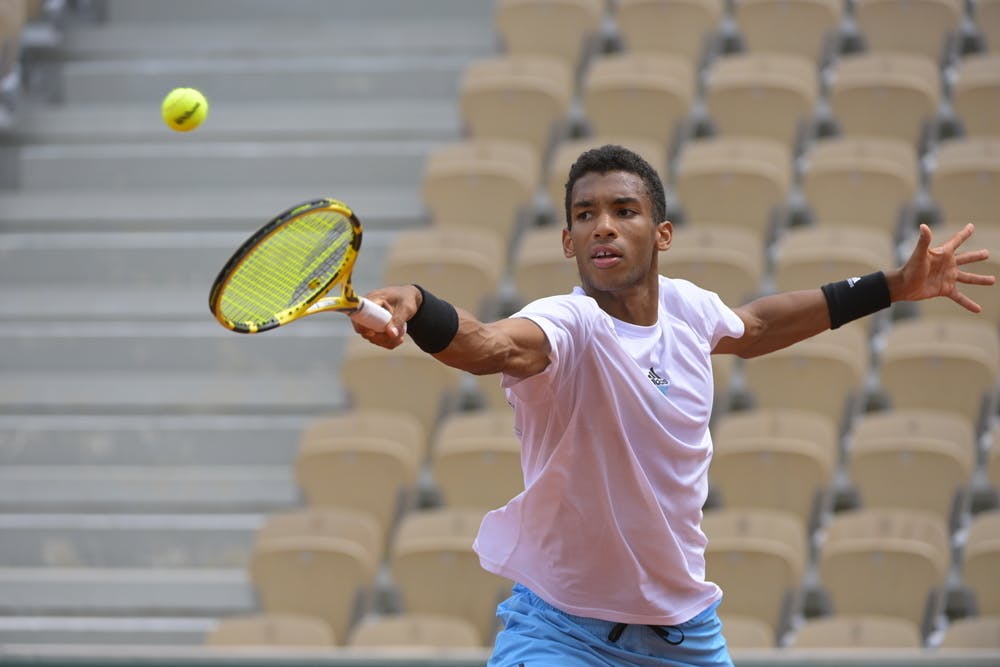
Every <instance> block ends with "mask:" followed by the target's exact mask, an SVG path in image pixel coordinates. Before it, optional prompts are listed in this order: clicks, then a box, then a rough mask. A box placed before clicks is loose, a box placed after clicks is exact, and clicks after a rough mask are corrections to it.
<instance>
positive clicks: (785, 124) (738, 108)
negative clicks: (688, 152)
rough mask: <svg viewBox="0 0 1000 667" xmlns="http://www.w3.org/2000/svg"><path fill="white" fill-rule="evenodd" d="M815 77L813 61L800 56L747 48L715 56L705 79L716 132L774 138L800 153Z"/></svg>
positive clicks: (813, 101)
mask: <svg viewBox="0 0 1000 667" xmlns="http://www.w3.org/2000/svg"><path fill="white" fill-rule="evenodd" d="M788 32H794V30H790V29H789V30H788ZM818 76H819V75H818V73H817V68H816V64H815V62H813V61H812V60H810V59H808V58H805V57H803V56H799V55H791V54H783V53H770V52H763V53H761V52H756V51H751V52H749V53H740V54H730V55H726V56H723V57H720V58H717V59H716V60H715V61H714V62H713V64H712V66H711V68H710V69H709V71H708V74H707V77H706V82H705V105H706V107H707V109H708V115H709V116H710V117H711V119H712V123H713V125H714V128H715V132H716V133H717V134H718V135H721V136H723V137H742V138H748V137H752V138H758V139H767V140H771V141H776V142H778V143H780V144H781V145H782V146H784V147H785V150H787V151H789V152H791V153H792V154H798V152H799V151H798V148H799V146H800V145H801V144H802V142H803V140H805V139H807V138H808V137H809V136H810V135H811V131H810V130H809V128H810V127H811V124H812V118H813V114H814V109H815V106H816V100H817V97H818V95H819V78H818Z"/></svg>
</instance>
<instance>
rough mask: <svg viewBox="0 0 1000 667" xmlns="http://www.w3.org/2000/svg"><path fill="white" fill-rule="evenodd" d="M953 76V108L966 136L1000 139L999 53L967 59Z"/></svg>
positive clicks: (973, 56) (982, 54)
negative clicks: (954, 77)
mask: <svg viewBox="0 0 1000 667" xmlns="http://www.w3.org/2000/svg"><path fill="white" fill-rule="evenodd" d="M994 6H1000V3H994ZM955 76H956V79H955V84H954V88H953V91H952V98H953V104H954V105H955V112H956V113H957V114H958V117H959V119H960V120H961V121H962V126H963V127H964V128H965V134H966V136H972V137H985V136H989V137H1000V94H998V93H997V91H998V90H1000V52H997V51H993V52H990V53H979V54H970V55H967V56H966V57H964V58H962V60H960V61H959V62H958V65H957V68H956V71H955Z"/></svg>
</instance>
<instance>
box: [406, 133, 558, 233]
mask: <svg viewBox="0 0 1000 667" xmlns="http://www.w3.org/2000/svg"><path fill="white" fill-rule="evenodd" d="M539 175H540V166H539V162H538V156H537V154H536V152H535V149H534V148H533V147H532V146H531V145H530V144H527V143H524V142H522V141H511V140H507V139H467V140H464V141H455V142H450V143H446V144H444V145H442V146H440V147H438V148H435V149H433V150H432V151H431V152H430V155H429V156H428V158H427V162H426V164H425V165H424V174H423V180H422V184H421V192H422V195H423V200H424V204H425V206H426V207H427V210H428V212H429V214H430V218H431V223H432V224H434V225H452V224H454V225H474V226H477V227H482V228H483V229H485V230H490V231H493V232H495V233H497V234H498V235H499V236H500V238H501V239H503V241H504V242H505V243H506V242H507V241H508V240H509V239H510V238H511V237H512V236H513V235H514V232H515V231H516V230H517V228H518V225H519V221H520V220H521V218H522V216H523V215H524V214H525V212H526V211H528V210H529V208H530V206H531V204H532V199H533V197H534V195H535V190H536V189H537V188H538V184H539Z"/></svg>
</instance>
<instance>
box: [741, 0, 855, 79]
mask: <svg viewBox="0 0 1000 667" xmlns="http://www.w3.org/2000/svg"><path fill="white" fill-rule="evenodd" d="M843 11H844V5H843V3H841V2H839V1H838V0H793V1H792V2H782V1H781V0H742V1H741V2H739V3H736V4H734V17H735V19H736V26H737V28H738V29H739V33H740V38H741V39H742V42H743V48H744V49H746V50H747V51H750V52H751V53H761V52H774V53H787V54H793V55H798V56H802V57H804V58H808V59H809V60H811V61H812V62H813V63H816V64H822V62H823V61H824V60H825V59H826V57H827V54H832V53H835V52H836V50H837V48H836V47H837V41H838V31H839V30H840V22H841V20H843Z"/></svg>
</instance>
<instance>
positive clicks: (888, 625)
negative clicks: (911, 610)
mask: <svg viewBox="0 0 1000 667" xmlns="http://www.w3.org/2000/svg"><path fill="white" fill-rule="evenodd" d="M921 646H923V642H922V640H921V637H920V631H919V629H918V626H917V625H916V624H914V623H913V622H912V621H909V620H906V619H903V618H897V617H893V616H877V615H871V614H834V615H831V616H821V617H818V618H811V619H808V620H807V621H806V622H805V623H804V624H803V625H802V627H800V628H799V629H798V630H796V631H795V633H794V634H793V636H792V639H791V640H790V642H789V648H792V649H816V648H825V649H842V648H846V649H867V650H871V649H888V648H919V647H921Z"/></svg>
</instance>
